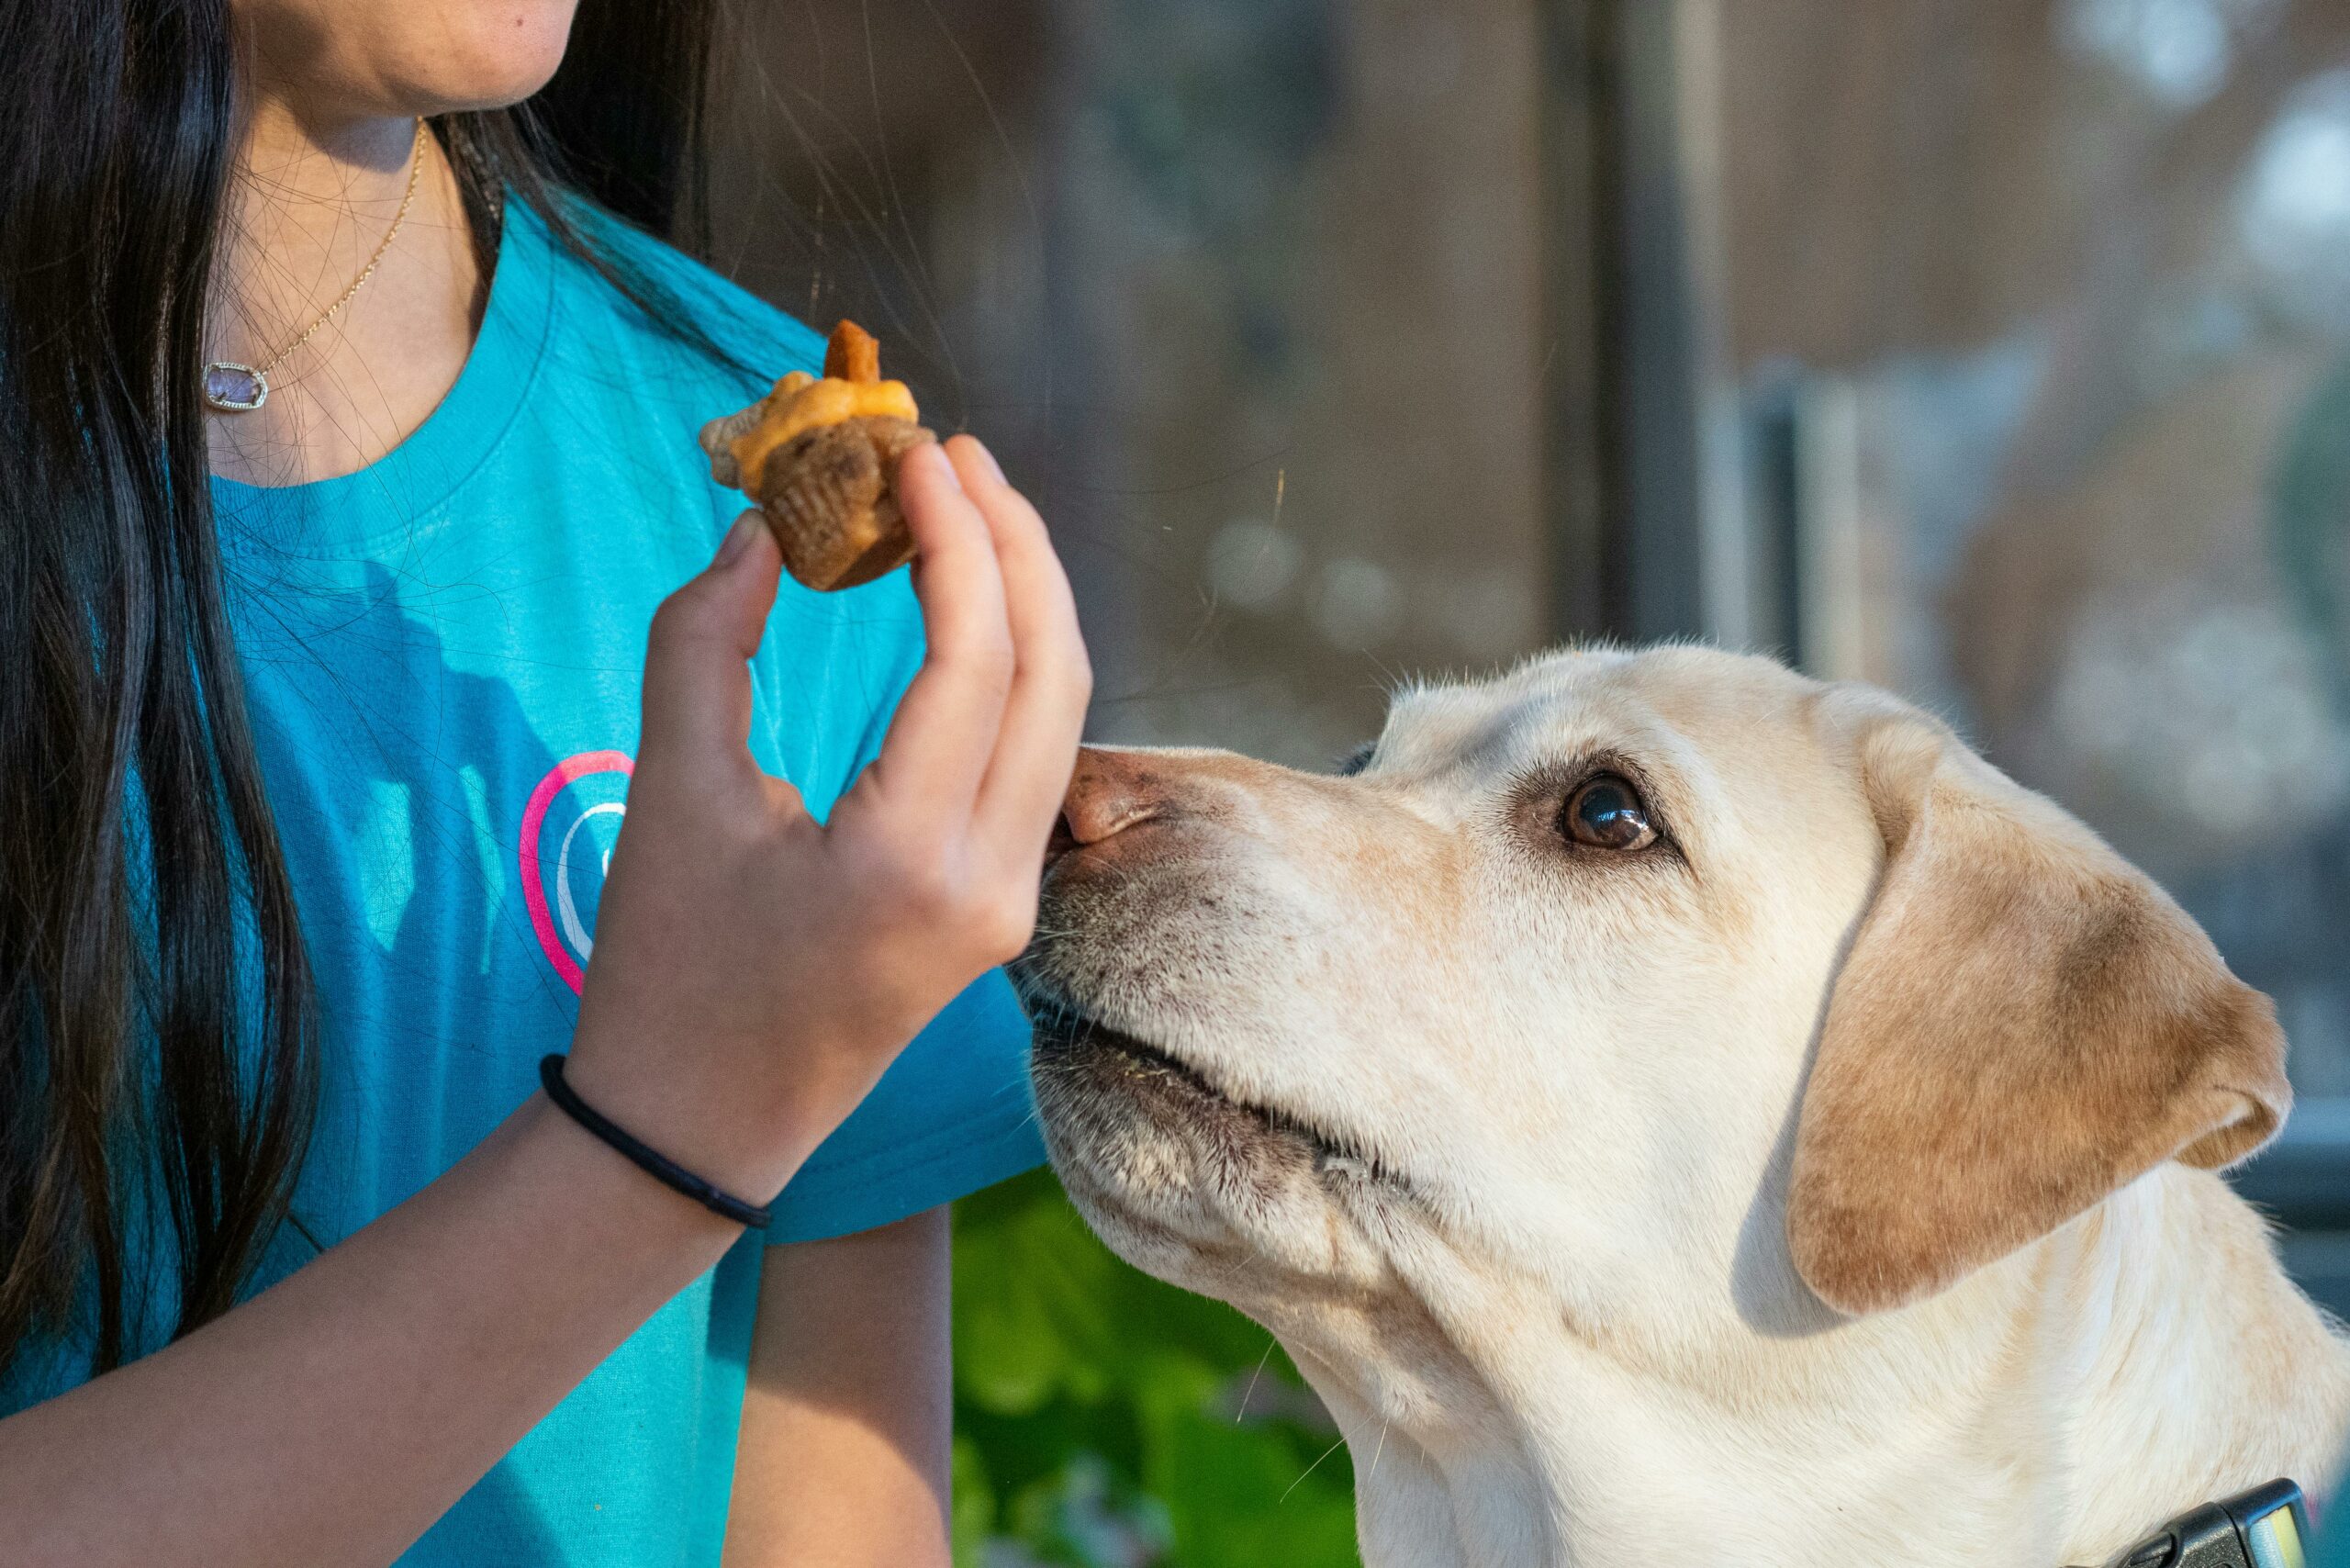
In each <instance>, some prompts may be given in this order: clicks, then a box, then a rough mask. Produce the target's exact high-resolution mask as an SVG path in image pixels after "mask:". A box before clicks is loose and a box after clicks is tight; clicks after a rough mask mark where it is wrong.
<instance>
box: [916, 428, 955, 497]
mask: <svg viewBox="0 0 2350 1568" xmlns="http://www.w3.org/2000/svg"><path fill="white" fill-rule="evenodd" d="M914 451H915V452H917V453H927V454H929V455H928V456H926V457H924V458H923V462H924V463H927V464H929V465H931V466H932V467H934V468H935V469H937V470H938V472H939V473H940V474H941V475H943V476H945V477H946V482H947V483H948V484H950V485H952V486H954V487H955V488H956V490H957V492H960V491H961V489H962V488H963V476H962V475H960V474H958V473H957V472H956V471H955V460H954V459H953V458H951V457H949V456H947V455H946V448H945V447H943V446H941V445H939V444H938V442H934V441H926V442H923V443H922V444H921V445H920V446H917V447H915V448H914Z"/></svg>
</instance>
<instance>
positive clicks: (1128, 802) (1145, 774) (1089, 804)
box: [1045, 746, 1167, 867]
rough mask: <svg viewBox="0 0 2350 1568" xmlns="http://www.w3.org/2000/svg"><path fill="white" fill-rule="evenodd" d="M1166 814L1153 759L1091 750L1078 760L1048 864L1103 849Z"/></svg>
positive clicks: (1055, 828)
mask: <svg viewBox="0 0 2350 1568" xmlns="http://www.w3.org/2000/svg"><path fill="white" fill-rule="evenodd" d="M1166 812H1167V797H1166V795H1165V794H1164V792H1163V785H1162V782H1161V778H1160V770H1159V769H1158V767H1157V766H1156V765H1155V764H1154V763H1153V762H1152V760H1151V759H1150V758H1148V757H1146V756H1137V755H1136V754H1135V753H1133V752H1121V751H1097V750H1095V749H1094V748H1093V747H1091V746H1086V747H1084V748H1083V749H1081V750H1080V751H1079V753H1078V754H1077V771H1076V772H1075V773H1074V774H1073V775H1071V776H1070V778H1069V794H1068V795H1067V796H1066V797H1065V798H1064V799H1063V800H1062V801H1061V814H1060V818H1059V820H1058V821H1057V822H1055V823H1053V836H1052V842H1051V843H1050V844H1049V845H1048V846H1046V850H1045V864H1046V866H1047V867H1050V866H1051V865H1052V864H1053V863H1054V862H1055V861H1057V860H1058V859H1060V857H1062V856H1064V855H1067V854H1069V852H1070V851H1071V850H1074V849H1081V848H1083V847H1084V846H1087V845H1089V844H1099V843H1101V842H1102V840H1103V839H1105V838H1110V837H1113V836H1114V835H1116V834H1121V833H1124V832H1125V830H1126V829H1128V828H1130V827H1133V826H1135V825H1136V823H1146V822H1149V821H1150V820H1151V819H1153V818H1154V817H1158V816H1163V815H1165V814H1166Z"/></svg>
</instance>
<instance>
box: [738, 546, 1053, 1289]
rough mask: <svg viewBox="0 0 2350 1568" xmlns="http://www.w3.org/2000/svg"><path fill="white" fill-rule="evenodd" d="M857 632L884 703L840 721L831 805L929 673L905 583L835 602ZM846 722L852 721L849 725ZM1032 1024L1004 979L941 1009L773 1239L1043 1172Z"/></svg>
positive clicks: (838, 1135)
mask: <svg viewBox="0 0 2350 1568" xmlns="http://www.w3.org/2000/svg"><path fill="white" fill-rule="evenodd" d="M835 602H837V603H839V604H840V605H841V607H842V613H843V614H845V615H846V616H848V617H850V618H852V620H853V622H854V623H855V624H856V625H857V626H858V627H859V628H861V630H862V633H863V634H862V635H860V636H859V637H858V638H857V642H858V643H859V644H861V646H860V649H859V652H860V655H862V656H861V657H860V659H859V661H858V662H859V663H860V664H862V665H863V666H865V668H866V670H867V672H868V673H870V674H878V675H880V676H881V677H882V679H881V681H880V684H879V689H878V693H877V695H878V701H870V702H868V703H867V704H866V705H865V710H864V712H863V713H862V715H860V716H857V722H856V724H855V727H854V728H852V727H851V726H850V725H849V724H844V725H843V726H842V728H843V730H844V731H845V732H846V733H845V735H844V739H845V740H846V739H847V738H848V737H849V736H854V741H853V744H849V745H842V746H840V747H839V748H838V749H837V751H836V753H835V756H837V757H838V758H839V759H840V766H839V767H838V769H837V772H836V773H835V774H834V776H833V777H832V778H827V779H825V780H824V781H823V782H824V785H825V788H824V789H823V791H822V795H823V799H824V800H825V801H826V803H827V805H829V802H830V801H831V800H832V799H833V798H834V797H835V796H837V795H838V794H840V793H841V792H843V791H845V790H846V789H847V788H848V786H849V785H850V784H852V783H853V782H855V780H856V776H857V775H858V774H859V773H861V772H863V771H864V769H865V767H866V765H867V763H869V762H871V761H872V760H873V758H874V757H875V756H878V754H879V752H880V749H881V738H882V736H883V735H884V734H886V733H887V731H888V729H889V723H890V715H891V714H892V713H894V712H895V711H896V710H897V705H898V700H899V698H900V697H901V696H902V695H904V692H905V689H906V687H907V685H908V683H909V682H911V681H912V678H913V676H914V672H915V670H916V669H918V668H919V667H921V664H922V655H923V641H922V619H921V614H920V612H919V610H917V609H916V608H915V605H914V602H913V595H912V590H911V589H910V588H908V586H907V582H906V575H905V574H904V573H903V572H893V573H891V574H890V576H889V577H885V578H883V579H882V580H881V581H879V582H878V583H875V584H873V585H872V586H870V587H869V588H857V589H853V590H851V591H850V592H849V593H847V594H845V595H840V596H837V598H836V599H835ZM842 717H843V718H845V719H847V718H850V717H851V716H850V715H846V714H844V715H842ZM1028 1038H1029V1034H1028V1020H1027V1017H1026V1015H1025V1014H1023V1013H1022V1012H1021V1010H1020V1003H1019V1001H1018V1000H1017V999H1016V998H1015V997H1014V996H1013V991H1012V983H1011V982H1010V981H1009V980H1006V979H1005V978H1004V977H1003V975H1002V971H1000V970H998V971H990V973H988V974H986V975H983V976H981V977H980V978H979V980H978V981H976V982H975V983H974V984H972V985H971V987H970V988H969V989H968V990H967V991H964V992H963V993H962V994H961V995H960V996H957V998H956V999H955V1000H954V1001H953V1002H949V1003H947V1005H946V1010H945V1011H944V1012H942V1013H940V1014H939V1015H938V1016H937V1017H936V1018H934V1019H933V1020H932V1021H931V1023H930V1025H929V1026H928V1027H927V1028H925V1029H923V1032H922V1033H921V1034H919V1035H917V1036H914V1039H913V1042H912V1044H911V1045H909V1046H908V1047H906V1049H905V1051H904V1053H903V1054H902V1055H901V1056H900V1057H899V1058H898V1059H897V1060H896V1061H895V1062H894V1063H892V1064H891V1065H890V1070H889V1071H887V1072H886V1073H884V1074H882V1076H881V1081H880V1082H879V1083H878V1084H877V1085H875V1086H874V1090H873V1092H872V1093H870V1094H868V1095H867V1096H866V1097H865V1101H864V1103H862V1104H860V1105H858V1106H857V1108H856V1110H855V1111H854V1112H852V1113H850V1114H849V1117H848V1120H846V1121H845V1122H843V1123H842V1124H841V1126H839V1127H838V1128H837V1129H836V1130H834V1133H833V1136H832V1137H829V1138H827V1139H825V1140H824V1143H823V1145H822V1147H821V1148H818V1149H817V1150H816V1152H815V1153H814V1154H813V1155H812V1156H811V1157H810V1158H809V1160H808V1163H807V1164H806V1165H804V1166H802V1167H801V1168H800V1173H799V1174H798V1175H797V1176H795V1177H793V1178H792V1181H791V1184H790V1185H789V1187H786V1188H785V1189H784V1191H783V1195H782V1196H781V1197H780V1198H779V1199H778V1200H777V1203H776V1204H775V1219H774V1222H773V1224H772V1225H771V1226H769V1228H768V1230H767V1239H768V1240H769V1241H770V1242H784V1241H809V1240H814V1239H818V1238H823V1237H830V1236H846V1235H850V1234H852V1233H854V1232H856V1231H860V1230H870V1229H872V1228H873V1227H874V1226H881V1225H888V1224H889V1223H890V1222H891V1221H892V1220H899V1219H903V1218H905V1217H907V1216H908V1215H915V1214H920V1213H922V1212H923V1210H925V1209H932V1208H935V1207H937V1206H938V1205H939V1204H945V1203H949V1202H952V1201H953V1200H954V1199H957V1198H959V1197H962V1196H964V1195H965V1194H966V1193H975V1192H977V1191H979V1189H980V1188H981V1187H986V1186H990V1185H992V1184H993V1183H995V1182H1001V1181H1002V1180H1004V1179H1005V1178H1006V1177H1010V1176H1016V1175H1018V1174H1019V1173H1020V1172H1021V1171H1023V1170H1031V1169H1033V1168H1034V1167H1035V1166H1037V1165H1040V1164H1042V1163H1043V1162H1044V1159H1045V1146H1044V1140H1043V1137H1042V1135H1041V1134H1040V1133H1039V1131H1038V1130H1037V1126H1036V1115H1035V1101H1034V1100H1033V1099H1032V1098H1031V1095H1030V1092H1029V1088H1028Z"/></svg>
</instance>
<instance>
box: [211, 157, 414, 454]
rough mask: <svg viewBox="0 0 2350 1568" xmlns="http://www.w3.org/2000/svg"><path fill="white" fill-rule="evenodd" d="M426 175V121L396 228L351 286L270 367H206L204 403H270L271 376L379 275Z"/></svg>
mask: <svg viewBox="0 0 2350 1568" xmlns="http://www.w3.org/2000/svg"><path fill="white" fill-rule="evenodd" d="M423 172H424V121H423V119H422V118H418V120H417V122H416V144H415V147H414V148H413V150H412V151H410V152H409V154H408V189H407V190H406V191H404V192H402V193H401V195H400V208H399V210H398V211H397V212H395V213H394V214H392V226H391V227H390V228H389V229H386V230H384V237H383V239H382V240H380V241H377V242H376V245H375V254H374V255H372V256H369V257H368V258H367V264H366V265H365V266H364V267H362V268H360V269H359V275H358V276H357V277H355V278H353V279H352V280H351V286H350V287H349V288H346V289H344V290H343V291H342V295H341V297H340V298H338V299H337V300H336V301H335V302H334V303H333V304H332V305H330V306H328V307H327V308H325V309H324V310H322V311H320V312H319V319H317V320H315V321H313V322H311V323H310V324H309V325H308V327H306V328H304V329H303V330H302V335H301V336H300V337H298V338H297V339H295V340H294V341H293V342H290V343H288V344H286V345H285V347H284V348H282V349H280V350H278V351H277V353H275V354H274V355H272V356H271V358H270V361H269V363H268V364H261V365H252V364H241V363H240V362H239V361H236V360H233V359H216V360H214V361H212V362H211V363H210V364H207V365H206V366H205V367H204V400H205V402H207V404H209V405H210V406H211V407H212V408H213V409H215V410H217V411H218V412H220V413H223V414H248V413H251V412H252V410H253V409H258V408H260V407H261V406H262V405H263V403H266V402H268V401H269V373H270V372H271V371H273V370H275V369H276V368H277V367H278V366H279V365H281V364H285V359H286V356H287V355H288V354H291V353H293V352H294V351H295V350H296V349H298V348H300V347H301V346H302V345H303V344H304V343H307V342H309V341H310V340H311V338H313V337H314V336H316V335H317V333H318V330H319V328H321V327H323V326H325V325H326V324H327V323H328V322H329V321H331V320H333V319H334V316H335V312H336V311H338V310H340V309H341V308H343V307H344V306H346V305H348V304H350V303H351V297H352V296H353V295H354V294H357V293H358V292H359V291H360V290H361V289H362V288H364V287H365V286H367V280H368V279H369V278H371V277H374V276H375V265H376V263H379V262H381V261H382V260H383V259H384V252H386V251H388V250H390V249H391V248H392V241H393V240H395V239H396V238H397V237H398V235H399V231H400V224H401V223H402V222H404V221H405V220H406V219H407V218H408V203H410V202H412V201H414V200H415V199H416V182H417V176H418V175H420V174H422V173H423Z"/></svg>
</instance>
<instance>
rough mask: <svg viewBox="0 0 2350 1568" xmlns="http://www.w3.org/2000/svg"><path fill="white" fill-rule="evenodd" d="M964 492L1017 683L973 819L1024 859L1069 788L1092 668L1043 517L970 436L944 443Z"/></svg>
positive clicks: (1039, 848) (1038, 845)
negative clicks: (997, 580) (990, 565)
mask: <svg viewBox="0 0 2350 1568" xmlns="http://www.w3.org/2000/svg"><path fill="white" fill-rule="evenodd" d="M946 446H947V454H948V456H949V457H951V458H952V459H953V460H954V463H955V467H956V470H957V473H958V474H959V475H960V476H961V477H962V480H963V488H964V490H965V492H966V493H967V494H968V495H969V496H970V498H972V499H973V500H974V501H975V502H976V503H977V504H978V507H979V513H980V515H981V516H982V517H984V518H985V519H986V520H987V523H988V527H989V530H990V532H991V533H992V534H993V536H994V539H995V550H996V555H997V558H998V559H999V560H1000V561H1001V562H1002V571H1003V588H1004V606H1005V618H1006V621H1007V622H1008V624H1009V626H1010V629H1011V635H1012V646H1013V678H1012V691H1011V695H1010V697H1009V699H1008V700H1006V702H1005V703H1004V709H1003V720H1002V730H1001V732H1000V734H998V735H997V737H996V743H995V755H994V756H993V758H992V760H990V763H989V765H988V772H987V778H986V780H985V782H984V783H982V784H981V786H980V789H979V803H978V805H977V807H976V808H975V810H974V813H973V816H974V823H973V825H974V826H975V827H976V828H977V829H978V831H979V834H980V835H981V836H982V837H985V838H989V839H991V840H994V841H995V842H997V843H999V844H1001V845H1002V846H1003V847H1004V849H1005V850H1006V851H1007V852H1008V853H1010V854H1013V855H1014V856H1015V857H1019V858H1020V859H1022V860H1023V861H1025V860H1026V859H1029V858H1031V854H1030V851H1031V850H1032V849H1033V850H1034V851H1035V857H1041V855H1042V853H1043V850H1044V846H1045V841H1046V837H1047V836H1048V835H1049V834H1050V832H1051V828H1052V822H1053V815H1054V813H1055V812H1057V811H1058V810H1059V808H1060V803H1061V798H1062V796H1063V795H1065V794H1066V793H1067V792H1068V790H1069V774H1070V772H1071V771H1072V769H1073V768H1074V767H1076V763H1077V745H1078V741H1079V740H1080V738H1081V736H1082V734H1083V732H1084V728H1085V705H1086V702H1087V700H1088V699H1089V698H1091V695H1092V691H1093V675H1092V669H1091V665H1090V664H1089V663H1088V661H1087V658H1086V653H1085V640H1084V635H1083V633H1081V632H1080V630H1079V627H1078V621H1077V602H1076V599H1075V598H1074V596H1072V595H1071V593H1070V592H1069V576H1068V574H1067V573H1066V572H1064V571H1063V570H1062V569H1061V564H1060V558H1059V557H1058V556H1057V555H1056V554H1054V552H1053V544H1052V539H1051V537H1050V536H1049V535H1048V534H1047V533H1046V530H1045V521H1044V519H1042V518H1041V517H1039V516H1037V515H1036V509H1035V507H1032V506H1030V505H1029V504H1028V502H1027V500H1026V498H1024V497H1023V496H1022V495H1021V494H1020V492H1019V491H1017V490H1014V489H1013V487H1011V486H1010V485H1007V484H1005V483H1004V481H1003V476H1002V473H1001V471H1000V470H998V469H997V467H996V465H995V460H994V459H993V458H992V457H990V455H989V454H988V451H987V449H986V448H985V447H983V446H981V445H980V444H979V442H977V441H974V440H972V439H971V438H970V437H968V436H957V437H956V438H955V439H954V440H953V441H950V442H947V443H946Z"/></svg>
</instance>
